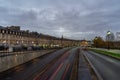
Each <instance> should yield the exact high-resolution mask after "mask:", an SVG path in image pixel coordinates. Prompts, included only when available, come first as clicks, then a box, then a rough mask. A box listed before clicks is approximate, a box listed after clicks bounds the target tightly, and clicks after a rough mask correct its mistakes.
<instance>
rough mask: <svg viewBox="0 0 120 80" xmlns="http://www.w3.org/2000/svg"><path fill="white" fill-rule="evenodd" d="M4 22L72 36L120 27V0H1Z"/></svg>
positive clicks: (0, 15) (1, 20) (101, 33)
mask: <svg viewBox="0 0 120 80" xmlns="http://www.w3.org/2000/svg"><path fill="white" fill-rule="evenodd" d="M0 3H1V5H0V25H3V26H10V25H19V26H21V28H22V29H29V30H30V31H38V32H41V33H45V34H50V35H54V36H57V37H61V35H62V34H63V35H64V36H65V37H67V38H72V39H84V38H85V39H92V38H93V37H94V36H97V35H98V36H102V37H104V36H105V34H106V31H107V30H111V31H113V32H117V31H119V30H120V27H119V25H120V6H119V3H120V0H111V1H109V0H34V1H33V0H29V2H28V1H27V0H19V1H17V0H0Z"/></svg>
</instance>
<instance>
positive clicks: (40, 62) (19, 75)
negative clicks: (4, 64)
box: [0, 48, 69, 80]
mask: <svg viewBox="0 0 120 80" xmlns="http://www.w3.org/2000/svg"><path fill="white" fill-rule="evenodd" d="M68 50H69V48H65V49H62V50H58V51H56V52H54V53H51V54H49V55H46V56H42V57H40V58H36V59H34V60H32V61H29V62H28V63H25V64H22V65H20V66H18V67H15V68H13V69H10V70H8V71H5V72H2V73H0V80H30V79H32V78H33V77H34V76H36V74H37V73H39V72H41V71H42V69H43V68H44V67H45V66H47V64H49V63H50V62H52V61H53V60H54V59H55V58H58V57H59V56H61V55H63V54H64V53H65V52H66V51H68Z"/></svg>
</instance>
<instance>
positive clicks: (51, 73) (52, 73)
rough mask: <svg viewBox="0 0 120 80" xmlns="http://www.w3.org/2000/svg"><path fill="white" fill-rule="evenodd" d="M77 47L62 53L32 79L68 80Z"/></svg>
mask: <svg viewBox="0 0 120 80" xmlns="http://www.w3.org/2000/svg"><path fill="white" fill-rule="evenodd" d="M77 49H78V48H73V49H71V50H69V51H68V52H66V53H64V55H62V56H61V57H60V58H59V59H58V60H57V61H56V63H55V64H54V65H52V66H51V67H49V69H48V70H47V71H45V72H44V73H43V74H40V75H39V74H38V76H37V77H36V78H35V79H34V80H70V75H71V71H72V67H73V62H74V59H75V58H76V56H75V55H76V54H77V53H78V52H77ZM43 71H44V70H43Z"/></svg>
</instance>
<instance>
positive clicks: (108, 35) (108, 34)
mask: <svg viewBox="0 0 120 80" xmlns="http://www.w3.org/2000/svg"><path fill="white" fill-rule="evenodd" d="M110 34H111V32H110V31H107V37H108V50H109V49H110V45H109V39H110Z"/></svg>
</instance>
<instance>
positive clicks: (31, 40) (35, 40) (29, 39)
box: [0, 26, 79, 47]
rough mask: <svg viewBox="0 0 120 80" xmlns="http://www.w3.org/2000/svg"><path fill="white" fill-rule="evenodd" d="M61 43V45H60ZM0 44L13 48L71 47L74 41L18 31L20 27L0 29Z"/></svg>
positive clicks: (74, 43) (75, 42)
mask: <svg viewBox="0 0 120 80" xmlns="http://www.w3.org/2000/svg"><path fill="white" fill-rule="evenodd" d="M61 42H62V43H61ZM0 44H4V45H9V46H12V45H13V46H14V45H24V46H36V45H37V46H55V45H56V46H63V47H65V46H73V45H76V44H79V43H78V41H76V40H70V39H64V38H63V39H61V38H56V37H54V36H50V35H45V34H41V33H37V32H29V31H28V30H27V31H24V30H20V26H10V27H0Z"/></svg>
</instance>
